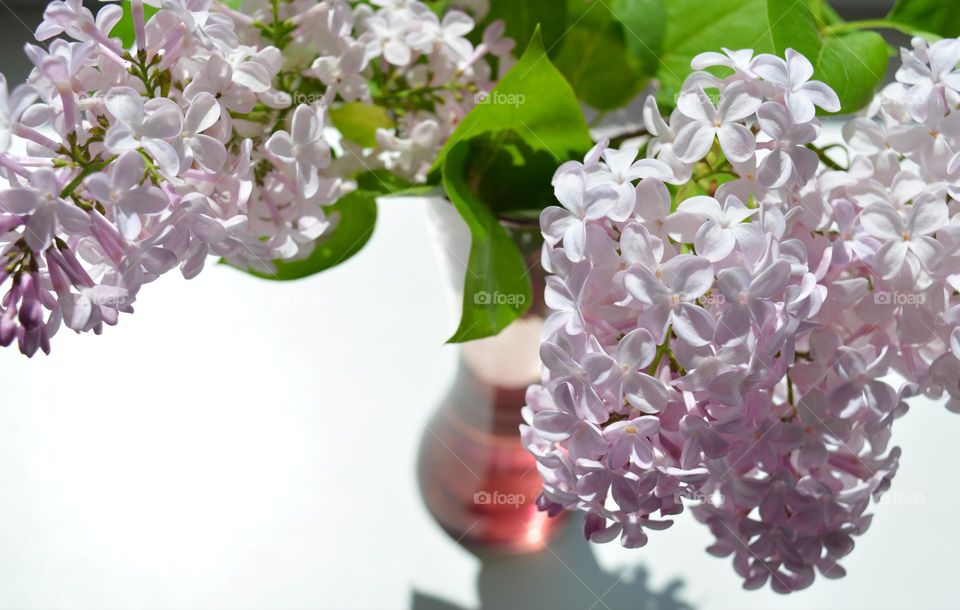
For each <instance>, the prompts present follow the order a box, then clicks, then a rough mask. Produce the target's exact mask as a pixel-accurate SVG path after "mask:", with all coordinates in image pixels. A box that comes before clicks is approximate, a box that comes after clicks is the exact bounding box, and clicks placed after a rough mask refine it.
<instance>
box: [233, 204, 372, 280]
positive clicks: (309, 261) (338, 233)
mask: <svg viewBox="0 0 960 610" xmlns="http://www.w3.org/2000/svg"><path fill="white" fill-rule="evenodd" d="M324 211H325V212H326V213H327V216H328V218H330V220H331V221H332V222H334V223H335V225H334V227H333V229H332V230H330V231H329V232H328V233H327V235H325V236H323V237H321V238H320V242H319V243H318V244H317V246H316V248H315V249H314V251H313V252H312V253H311V254H310V256H308V257H307V258H305V259H303V260H297V261H274V264H275V265H276V267H277V272H276V273H275V274H266V273H261V272H259V271H253V270H247V273H249V274H251V275H254V276H256V277H259V278H262V279H266V280H279V281H290V280H299V279H303V278H305V277H309V276H311V275H314V274H317V273H320V272H321V271H325V270H327V269H330V268H331V267H335V266H337V265H339V264H340V263H342V262H344V261H346V260H347V259H349V258H350V257H352V256H353V255H355V254H356V253H357V252H359V251H360V250H361V249H362V248H363V247H364V246H365V245H366V244H367V242H368V241H369V240H370V237H371V236H372V235H373V229H374V227H375V226H376V222H377V202H376V198H375V197H374V196H373V195H372V194H370V193H366V192H363V191H354V192H353V193H350V194H349V195H347V196H346V197H344V198H343V199H341V200H340V201H338V202H337V203H335V204H333V205H331V206H327V207H325V208H324Z"/></svg>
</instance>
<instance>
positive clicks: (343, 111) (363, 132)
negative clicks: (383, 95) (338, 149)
mask: <svg viewBox="0 0 960 610" xmlns="http://www.w3.org/2000/svg"><path fill="white" fill-rule="evenodd" d="M330 120H331V121H332V122H333V125H334V127H336V128H337V129H339V130H340V133H342V134H343V137H345V138H346V139H348V140H350V141H351V142H353V143H355V144H359V145H360V146H364V147H373V146H376V145H377V130H378V129H391V128H392V127H393V126H394V124H393V119H391V118H390V114H389V113H388V112H387V109H386V108H384V107H383V106H375V105H373V104H364V103H363V102H351V103H349V104H344V105H342V106H338V107H336V108H331V109H330Z"/></svg>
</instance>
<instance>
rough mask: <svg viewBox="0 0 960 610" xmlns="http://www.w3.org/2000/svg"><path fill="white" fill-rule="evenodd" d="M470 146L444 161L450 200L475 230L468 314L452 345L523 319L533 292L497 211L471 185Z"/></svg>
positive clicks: (458, 147)
mask: <svg viewBox="0 0 960 610" xmlns="http://www.w3.org/2000/svg"><path fill="white" fill-rule="evenodd" d="M469 162H470V146H469V144H467V143H465V142H461V143H459V144H457V145H455V146H454V147H453V148H452V149H451V150H450V152H449V154H447V155H446V157H445V158H444V164H443V185H444V188H445V189H446V191H447V196H448V197H449V198H450V201H451V202H453V205H454V206H455V207H456V208H457V211H458V212H459V213H460V215H461V216H462V217H463V219H464V221H465V222H466V223H467V226H468V227H469V228H470V235H471V241H470V260H469V261H468V262H467V273H466V276H465V279H464V287H463V315H462V317H461V318H460V326H459V327H458V328H457V330H456V332H455V333H454V334H453V336H452V337H450V340H449V342H450V343H460V342H463V341H473V340H475V339H482V338H484V337H489V336H492V335H495V334H497V333H498V332H500V331H501V330H503V329H504V328H506V327H507V325H508V324H510V323H511V322H513V321H514V320H516V319H517V318H519V317H520V316H522V315H523V314H524V313H525V312H526V311H527V309H529V308H530V304H531V303H532V299H533V293H532V289H531V287H530V278H529V274H528V273H527V265H526V262H525V261H524V258H523V256H522V255H521V254H520V250H519V249H518V248H517V246H516V244H515V243H514V241H513V238H511V237H510V235H509V234H508V233H507V232H506V230H505V229H504V228H503V227H502V226H501V225H500V222H499V221H498V219H497V217H496V215H495V214H494V212H493V210H492V209H490V207H489V206H488V205H487V204H486V203H485V202H484V201H482V200H481V199H480V198H479V197H478V196H477V195H476V193H474V192H473V190H472V189H471V188H470V187H469V185H468V184H467V175H468V172H469Z"/></svg>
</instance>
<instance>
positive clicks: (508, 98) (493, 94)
mask: <svg viewBox="0 0 960 610" xmlns="http://www.w3.org/2000/svg"><path fill="white" fill-rule="evenodd" d="M473 102H474V103H475V104H477V105H478V106H479V105H480V104H486V105H489V106H513V107H514V108H519V107H520V106H522V105H524V104H526V103H527V96H525V95H523V94H522V93H501V92H499V91H480V92H478V93H477V94H476V95H474V96H473Z"/></svg>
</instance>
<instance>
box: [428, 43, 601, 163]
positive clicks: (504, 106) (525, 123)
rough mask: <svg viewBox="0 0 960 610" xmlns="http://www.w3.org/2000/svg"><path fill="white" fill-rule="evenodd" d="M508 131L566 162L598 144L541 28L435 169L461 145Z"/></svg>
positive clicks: (462, 124) (461, 128)
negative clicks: (551, 56) (552, 60)
mask: <svg viewBox="0 0 960 610" xmlns="http://www.w3.org/2000/svg"><path fill="white" fill-rule="evenodd" d="M502 131H512V132H514V133H516V134H517V135H518V136H519V137H520V138H521V139H522V140H523V141H524V142H525V143H526V144H527V146H529V147H530V149H532V150H533V151H545V152H547V153H549V154H551V155H553V157H554V158H555V159H557V160H558V161H561V162H562V161H566V160H568V159H572V158H574V157H577V156H580V155H582V154H583V153H584V152H586V151H587V150H588V149H589V148H590V146H591V144H592V143H591V140H590V131H589V129H588V127H587V122H586V120H585V119H584V117H583V112H582V111H581V109H580V105H579V104H578V103H577V98H576V95H574V93H573V89H571V87H570V84H569V83H567V81H566V80H564V78H563V75H561V74H560V72H558V71H557V69H556V68H555V67H554V66H553V64H552V63H550V59H549V58H548V57H547V55H546V52H545V51H544V48H543V39H542V38H541V37H540V33H539V30H538V31H537V32H536V33H534V36H533V38H532V39H531V41H530V44H529V45H528V46H527V49H526V51H525V52H524V54H523V56H522V57H521V58H520V60H519V61H518V62H517V63H516V65H514V66H513V68H511V69H510V71H509V72H508V73H507V74H505V75H504V77H503V78H502V79H501V80H500V83H499V84H498V85H497V86H496V88H495V89H494V90H493V91H492V92H491V93H490V94H489V95H488V96H487V98H486V101H484V102H482V103H480V104H478V105H477V106H476V107H475V108H474V109H473V110H471V111H470V113H469V114H467V116H466V117H464V119H463V120H462V121H461V122H460V125H459V126H458V127H457V129H456V131H454V133H453V135H452V136H450V139H449V141H448V142H447V144H446V145H445V146H444V147H443V149H442V150H441V151H440V154H439V155H438V156H437V161H436V162H435V163H434V166H433V168H432V170H431V171H432V172H435V171H437V170H438V169H439V168H440V167H441V166H442V164H443V159H444V158H445V157H446V155H447V154H448V153H449V152H450V150H451V149H452V148H453V147H454V146H456V145H457V144H458V143H460V142H463V141H467V140H469V139H471V138H477V137H480V136H482V135H485V134H487V135H489V134H496V133H500V132H502Z"/></svg>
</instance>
